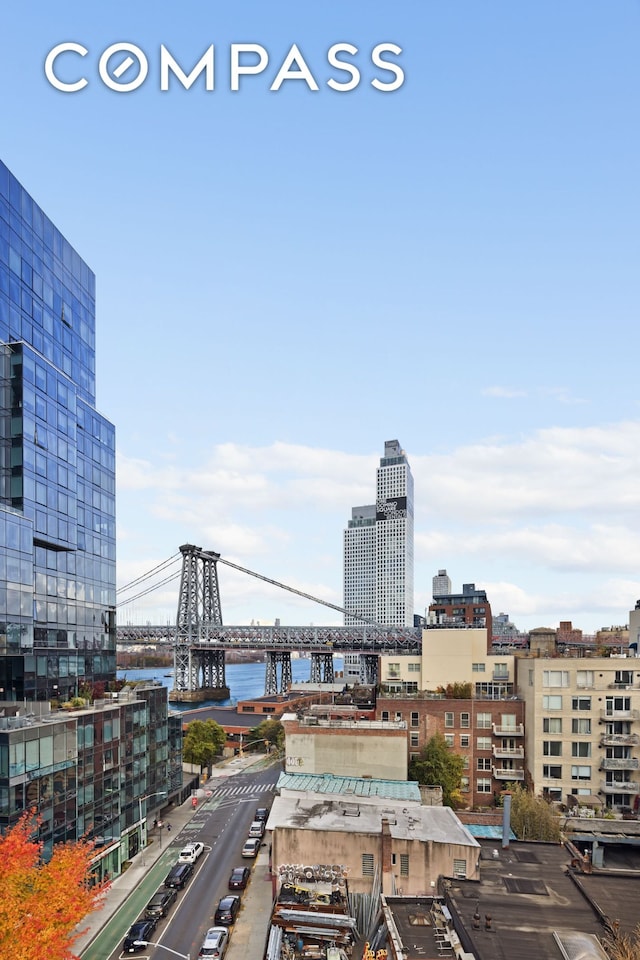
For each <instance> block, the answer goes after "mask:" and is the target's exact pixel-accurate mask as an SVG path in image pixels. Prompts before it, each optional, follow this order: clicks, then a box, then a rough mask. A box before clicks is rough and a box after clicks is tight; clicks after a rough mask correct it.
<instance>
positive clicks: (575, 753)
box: [571, 740, 591, 757]
mask: <svg viewBox="0 0 640 960" xmlns="http://www.w3.org/2000/svg"><path fill="white" fill-rule="evenodd" d="M571 756H572V757H590V756H591V741H589V740H582V741H578V742H577V743H572V744H571Z"/></svg>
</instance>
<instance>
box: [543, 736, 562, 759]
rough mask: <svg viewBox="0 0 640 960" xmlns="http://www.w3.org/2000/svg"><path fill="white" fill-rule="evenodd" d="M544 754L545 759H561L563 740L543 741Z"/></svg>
mask: <svg viewBox="0 0 640 960" xmlns="http://www.w3.org/2000/svg"><path fill="white" fill-rule="evenodd" d="M542 754H543V756H545V757H561V756H562V740H543V741H542Z"/></svg>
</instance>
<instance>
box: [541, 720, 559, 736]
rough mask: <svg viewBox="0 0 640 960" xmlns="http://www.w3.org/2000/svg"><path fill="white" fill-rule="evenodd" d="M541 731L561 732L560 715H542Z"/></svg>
mask: <svg viewBox="0 0 640 960" xmlns="http://www.w3.org/2000/svg"><path fill="white" fill-rule="evenodd" d="M542 732H543V733H562V717H543V718H542Z"/></svg>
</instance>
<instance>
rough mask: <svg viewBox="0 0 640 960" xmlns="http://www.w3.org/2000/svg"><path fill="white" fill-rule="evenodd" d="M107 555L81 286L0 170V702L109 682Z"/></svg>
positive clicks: (106, 505)
mask: <svg viewBox="0 0 640 960" xmlns="http://www.w3.org/2000/svg"><path fill="white" fill-rule="evenodd" d="M115 559H116V558H115V432H114V427H113V425H112V424H111V423H110V422H109V421H108V420H106V419H105V418H104V417H103V416H101V415H100V414H99V413H98V412H97V410H96V409H95V277H94V275H93V273H92V272H91V270H90V269H89V267H88V266H87V264H86V263H85V262H84V261H83V260H82V259H81V258H80V256H79V255H78V254H77V253H76V251H75V250H74V249H73V247H71V246H70V244H69V243H68V242H67V241H66V240H65V238H64V237H63V236H62V234H61V233H60V232H59V230H57V229H56V227H55V226H54V225H53V224H52V222H51V221H50V220H49V218H48V217H47V216H46V215H45V214H44V213H43V211H42V210H41V209H40V207H38V205H37V204H36V203H35V202H34V201H33V199H32V198H31V197H30V196H29V194H28V193H27V192H26V190H24V188H23V187H22V186H21V184H20V183H19V182H18V181H17V180H16V178H15V177H14V176H13V175H12V174H11V172H10V171H9V170H8V169H7V167H6V166H5V165H4V164H3V163H2V162H0V698H2V699H5V700H22V699H28V700H49V699H52V698H54V699H56V698H58V699H67V698H68V697H70V696H72V695H73V694H74V693H77V692H78V690H79V689H80V688H81V687H83V686H84V685H85V684H95V683H99V682H106V681H108V680H110V679H112V678H113V677H114V676H115V667H116V660H115V644H116V632H115Z"/></svg>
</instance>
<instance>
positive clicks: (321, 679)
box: [310, 650, 334, 683]
mask: <svg viewBox="0 0 640 960" xmlns="http://www.w3.org/2000/svg"><path fill="white" fill-rule="evenodd" d="M333 679H334V675H333V653H327V652H326V651H324V650H323V651H322V652H321V653H315V652H314V653H312V654H311V676H310V680H311V683H333Z"/></svg>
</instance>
